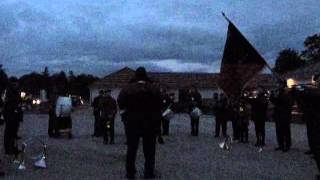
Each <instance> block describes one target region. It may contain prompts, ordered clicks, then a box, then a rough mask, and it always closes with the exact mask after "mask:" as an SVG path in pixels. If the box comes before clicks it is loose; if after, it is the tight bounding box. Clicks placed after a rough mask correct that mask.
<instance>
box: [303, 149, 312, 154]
mask: <svg viewBox="0 0 320 180" xmlns="http://www.w3.org/2000/svg"><path fill="white" fill-rule="evenodd" d="M304 154H305V155H312V154H313V152H312V151H311V150H308V151H306V152H305V153H304Z"/></svg>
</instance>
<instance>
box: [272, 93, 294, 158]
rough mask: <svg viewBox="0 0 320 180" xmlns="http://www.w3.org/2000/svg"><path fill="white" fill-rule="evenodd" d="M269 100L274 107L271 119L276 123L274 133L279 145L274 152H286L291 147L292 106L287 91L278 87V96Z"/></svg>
mask: <svg viewBox="0 0 320 180" xmlns="http://www.w3.org/2000/svg"><path fill="white" fill-rule="evenodd" d="M270 100H271V102H272V103H273V104H274V106H275V107H274V114H273V118H274V121H275V123H276V133H277V140H278V145H279V147H277V148H276V149H275V150H276V151H278V150H282V151H283V152H287V151H289V149H290V147H291V131H290V121H291V118H292V115H291V111H292V104H293V101H292V97H291V94H290V91H289V89H285V88H284V87H280V88H279V93H278V95H277V96H274V97H271V99H270Z"/></svg>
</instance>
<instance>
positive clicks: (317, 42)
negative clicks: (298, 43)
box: [274, 33, 320, 74]
mask: <svg viewBox="0 0 320 180" xmlns="http://www.w3.org/2000/svg"><path fill="white" fill-rule="evenodd" d="M316 62H320V33H318V34H314V35H311V36H308V37H307V38H306V39H305V41H304V50H303V51H301V52H298V51H297V50H295V49H291V48H287V49H284V50H282V51H280V52H279V54H278V57H277V59H276V63H275V66H274V71H276V72H278V73H280V74H283V73H286V72H288V71H292V70H295V69H297V68H300V67H303V66H305V65H309V64H313V63H316Z"/></svg>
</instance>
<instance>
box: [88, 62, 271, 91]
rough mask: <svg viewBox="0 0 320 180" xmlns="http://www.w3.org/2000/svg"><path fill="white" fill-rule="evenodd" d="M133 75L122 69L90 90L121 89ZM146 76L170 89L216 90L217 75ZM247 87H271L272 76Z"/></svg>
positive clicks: (161, 73)
mask: <svg viewBox="0 0 320 180" xmlns="http://www.w3.org/2000/svg"><path fill="white" fill-rule="evenodd" d="M134 73H135V71H134V70H133V69H130V68H128V67H125V68H122V69H120V70H118V71H116V72H114V73H111V74H109V75H107V76H105V77H104V78H102V79H101V80H100V81H97V82H95V83H93V84H92V85H91V88H93V87H94V88H123V87H125V86H126V85H127V84H128V83H129V81H130V80H131V78H132V77H133V76H134ZM148 76H149V77H150V78H151V79H152V80H153V81H154V82H157V83H160V84H161V85H163V86H164V87H167V88H171V89H181V88H186V87H190V86H196V87H197V88H199V89H217V88H218V79H219V73H190V72H188V73H186V72H182V73H180V72H179V73H177V72H148ZM248 85H249V86H250V87H257V86H259V85H262V86H267V87H269V86H272V85H273V78H272V75H270V74H260V75H258V76H256V77H254V78H253V79H252V80H251V81H250V82H249V83H248Z"/></svg>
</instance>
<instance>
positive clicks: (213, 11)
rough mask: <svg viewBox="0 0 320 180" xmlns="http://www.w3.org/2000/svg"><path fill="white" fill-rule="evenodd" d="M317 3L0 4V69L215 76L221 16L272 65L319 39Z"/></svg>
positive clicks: (50, 0) (31, 0) (80, 0)
mask: <svg viewBox="0 0 320 180" xmlns="http://www.w3.org/2000/svg"><path fill="white" fill-rule="evenodd" d="M319 9H320V1H319V0H219V1H218V0H159V1H154V0H144V1H138V0H1V2H0V64H3V66H4V68H5V70H6V72H7V73H8V74H9V75H17V76H20V75H22V74H25V73H30V72H32V71H37V72H40V71H43V69H44V67H45V66H48V67H49V71H50V73H54V72H58V71H61V70H64V71H66V72H67V71H69V70H73V71H74V72H75V74H79V73H90V74H94V75H97V76H104V75H107V74H108V73H110V72H112V71H114V70H117V69H119V68H122V67H124V66H129V67H132V68H135V67H137V66H141V65H143V66H146V68H147V70H149V71H174V72H186V71H198V72H218V71H219V69H220V61H221V57H222V54H223V48H224V44H225V39H226V33H227V26H228V23H227V21H226V20H225V19H224V18H223V16H222V15H221V11H224V12H225V13H226V15H227V16H228V17H229V18H230V19H231V20H232V21H233V22H234V24H235V25H236V26H237V27H238V28H239V30H240V31H241V32H242V33H243V34H244V36H246V37H247V39H248V40H249V41H250V42H251V43H252V44H253V46H254V47H255V48H256V49H257V50H258V51H259V53H260V54H261V55H262V56H263V57H264V59H265V60H267V62H268V63H269V64H270V65H273V63H274V61H275V59H276V57H277V54H278V52H279V51H280V50H283V49H284V48H294V49H297V50H299V51H301V50H302V49H303V41H304V39H305V38H306V37H307V36H309V35H313V34H315V33H319V32H320V10H319Z"/></svg>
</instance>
